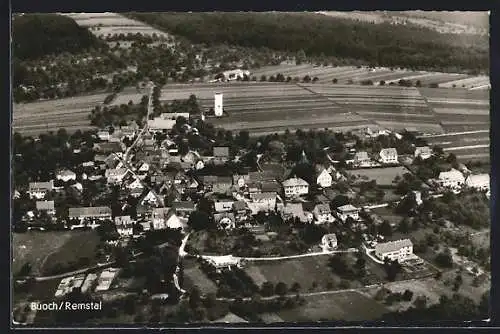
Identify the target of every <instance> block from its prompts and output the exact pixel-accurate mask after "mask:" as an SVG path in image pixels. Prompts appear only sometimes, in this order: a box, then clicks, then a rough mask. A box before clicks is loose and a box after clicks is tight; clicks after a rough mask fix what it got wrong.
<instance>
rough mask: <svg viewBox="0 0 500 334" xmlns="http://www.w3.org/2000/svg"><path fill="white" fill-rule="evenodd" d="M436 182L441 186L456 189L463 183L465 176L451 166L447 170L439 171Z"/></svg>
mask: <svg viewBox="0 0 500 334" xmlns="http://www.w3.org/2000/svg"><path fill="white" fill-rule="evenodd" d="M437 182H438V184H439V185H440V186H441V187H444V188H450V189H458V188H461V187H462V186H463V185H464V182H465V177H464V175H463V174H462V173H461V172H460V171H458V170H456V169H454V168H452V169H451V170H450V171H448V172H441V173H439V176H438V179H437Z"/></svg>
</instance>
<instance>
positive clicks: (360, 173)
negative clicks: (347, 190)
mask: <svg viewBox="0 0 500 334" xmlns="http://www.w3.org/2000/svg"><path fill="white" fill-rule="evenodd" d="M347 173H348V174H349V175H355V176H356V177H357V178H362V179H364V177H367V178H368V179H366V181H370V180H376V181H377V184H378V185H381V186H391V185H394V183H393V182H392V181H394V178H395V177H396V176H397V175H399V176H401V177H402V176H403V174H405V173H409V171H408V170H407V169H406V168H405V167H402V166H398V167H387V168H366V169H354V170H348V171H347Z"/></svg>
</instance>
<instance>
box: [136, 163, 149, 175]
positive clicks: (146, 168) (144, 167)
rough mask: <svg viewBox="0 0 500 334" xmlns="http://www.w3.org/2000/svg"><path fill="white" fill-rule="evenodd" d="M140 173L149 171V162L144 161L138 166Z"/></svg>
mask: <svg viewBox="0 0 500 334" xmlns="http://www.w3.org/2000/svg"><path fill="white" fill-rule="evenodd" d="M137 172H138V173H147V172H149V164H148V163H147V162H143V163H142V164H141V165H140V166H139V168H137Z"/></svg>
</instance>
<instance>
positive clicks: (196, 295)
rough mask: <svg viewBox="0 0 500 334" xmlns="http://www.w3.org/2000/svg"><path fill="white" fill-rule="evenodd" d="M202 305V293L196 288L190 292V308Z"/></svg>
mask: <svg viewBox="0 0 500 334" xmlns="http://www.w3.org/2000/svg"><path fill="white" fill-rule="evenodd" d="M200 304H201V293H200V290H199V289H198V288H197V287H194V288H192V289H191V291H189V306H190V307H191V308H192V309H195V308H197V307H198V306H199V305H200Z"/></svg>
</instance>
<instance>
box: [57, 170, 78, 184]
mask: <svg viewBox="0 0 500 334" xmlns="http://www.w3.org/2000/svg"><path fill="white" fill-rule="evenodd" d="M56 179H58V180H61V181H63V182H68V181H70V180H76V173H75V172H72V171H70V170H69V169H63V170H60V171H59V172H57V174H56Z"/></svg>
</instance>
